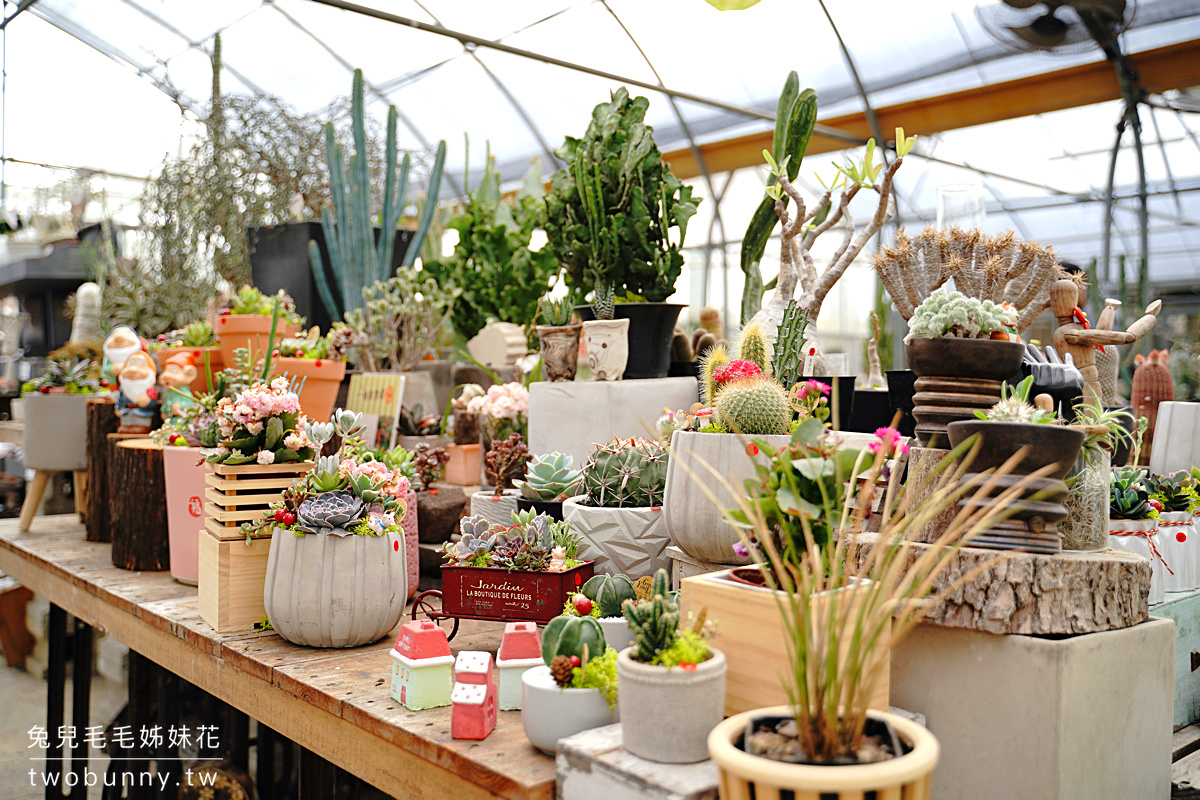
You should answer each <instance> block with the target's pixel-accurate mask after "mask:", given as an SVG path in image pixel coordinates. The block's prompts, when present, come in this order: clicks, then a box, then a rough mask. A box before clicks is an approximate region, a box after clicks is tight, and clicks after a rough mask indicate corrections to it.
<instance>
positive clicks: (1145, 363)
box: [1129, 350, 1175, 464]
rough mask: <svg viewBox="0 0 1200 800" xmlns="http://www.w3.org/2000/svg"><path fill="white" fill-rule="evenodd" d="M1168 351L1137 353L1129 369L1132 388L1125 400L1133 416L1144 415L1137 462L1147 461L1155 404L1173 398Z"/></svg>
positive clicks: (1156, 410) (1151, 441)
mask: <svg viewBox="0 0 1200 800" xmlns="http://www.w3.org/2000/svg"><path fill="white" fill-rule="evenodd" d="M1170 359H1171V353H1170V352H1169V351H1167V350H1151V351H1150V355H1149V357H1143V356H1141V355H1138V356H1137V358H1136V359H1135V360H1136V362H1137V369H1135V370H1134V371H1133V388H1132V389H1130V391H1129V403H1130V405H1132V406H1133V415H1134V417H1145V418H1146V421H1147V422H1148V425H1147V427H1146V434H1145V438H1144V439H1143V445H1142V455H1141V461H1142V462H1143V463H1147V464H1148V463H1150V446H1151V444H1152V443H1153V442H1154V424H1155V422H1156V421H1157V420H1158V405H1159V403H1165V402H1168V401H1171V400H1174V399H1175V383H1174V381H1173V380H1172V379H1171V369H1170V367H1169V366H1168V364H1169V363H1170Z"/></svg>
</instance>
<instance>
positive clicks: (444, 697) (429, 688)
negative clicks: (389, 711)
mask: <svg viewBox="0 0 1200 800" xmlns="http://www.w3.org/2000/svg"><path fill="white" fill-rule="evenodd" d="M453 663H454V656H452V655H451V654H450V643H449V642H448V641H447V639H446V632H445V631H444V630H442V628H441V626H440V625H438V624H437V623H436V622H434V621H433V620H428V619H422V620H414V621H412V622H406V623H404V624H403V625H401V626H400V635H399V636H397V637H396V644H395V646H394V647H393V648H392V699H393V700H395V701H396V702H397V703H400V704H401V705H403V706H404V707H405V708H407V709H410V710H412V711H421V710H422V709H426V708H437V707H438V706H448V705H450V690H451V688H452V687H453V686H454V679H453V678H452V677H451V676H450V665H451V664H453Z"/></svg>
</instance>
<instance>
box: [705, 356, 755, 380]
mask: <svg viewBox="0 0 1200 800" xmlns="http://www.w3.org/2000/svg"><path fill="white" fill-rule="evenodd" d="M761 374H762V368H761V367H759V366H758V364H755V363H754V362H753V361H746V360H744V359H740V358H739V359H735V360H734V361H730V362H729V363H728V364H722V365H721V366H719V367H717V368H716V369H715V370H713V379H714V380H716V382H717V383H727V382H729V381H733V380H737V379H738V378H753V377H754V376H756V375H761Z"/></svg>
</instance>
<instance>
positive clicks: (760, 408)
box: [716, 376, 792, 436]
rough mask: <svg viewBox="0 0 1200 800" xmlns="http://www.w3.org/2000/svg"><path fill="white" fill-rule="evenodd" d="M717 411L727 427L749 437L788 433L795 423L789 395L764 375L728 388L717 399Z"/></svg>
mask: <svg viewBox="0 0 1200 800" xmlns="http://www.w3.org/2000/svg"><path fill="white" fill-rule="evenodd" d="M716 409H717V418H718V419H719V420H720V422H721V424H723V425H724V426H725V427H726V428H728V429H729V430H730V431H732V432H734V433H744V434H747V435H750V436H770V435H775V434H785V433H787V432H788V426H789V425H790V424H791V422H792V407H791V404H790V403H789V402H788V394H787V392H786V391H785V390H784V388H783V387H782V386H780V385H779V384H777V383H775V382H774V381H772V380H771V379H769V378H767V377H765V376H759V377H754V378H745V379H742V380H738V381H735V382H733V383H731V384H729V385H727V386H725V387H724V388H723V389H721V393H720V395H718V396H717V405H716Z"/></svg>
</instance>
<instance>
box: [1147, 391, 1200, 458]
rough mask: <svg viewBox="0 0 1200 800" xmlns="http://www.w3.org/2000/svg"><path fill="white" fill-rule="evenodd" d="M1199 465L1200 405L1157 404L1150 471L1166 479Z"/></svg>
mask: <svg viewBox="0 0 1200 800" xmlns="http://www.w3.org/2000/svg"><path fill="white" fill-rule="evenodd" d="M1197 465H1200V403H1182V402H1176V401H1170V402H1166V403H1159V405H1158V417H1157V419H1156V420H1155V423H1154V446H1153V447H1151V448H1150V471H1151V472H1152V473H1154V474H1155V475H1168V474H1170V473H1172V472H1177V471H1178V470H1181V469H1191V468H1192V467H1194V466H1197Z"/></svg>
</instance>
